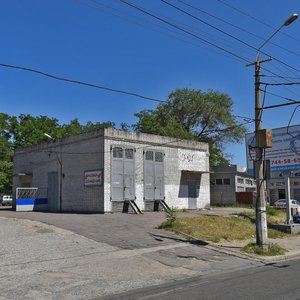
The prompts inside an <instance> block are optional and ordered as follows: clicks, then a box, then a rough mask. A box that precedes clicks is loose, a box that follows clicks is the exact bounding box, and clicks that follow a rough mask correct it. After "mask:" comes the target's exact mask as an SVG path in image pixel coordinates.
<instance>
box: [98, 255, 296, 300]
mask: <svg viewBox="0 0 300 300" xmlns="http://www.w3.org/2000/svg"><path fill="white" fill-rule="evenodd" d="M299 278H300V259H298V260H293V261H292V260H289V261H286V262H282V263H276V264H268V265H264V266H260V267H259V266H257V267H256V268H247V269H244V270H238V271H234V272H229V273H223V274H219V275H213V276H207V277H203V276H198V277H194V278H190V279H186V280H183V281H179V282H175V283H172V284H163V285H160V286H156V287H151V288H145V289H139V290H136V291H131V292H127V293H123V294H119V295H115V296H110V297H102V298H97V299H99V300H100V299H101V300H104V299H105V300H108V299H110V300H115V299H122V300H126V299H127V300H129V299H130V300H135V299H136V300H137V299H139V300H146V299H147V300H151V299H160V300H167V299H172V300H176V299H178V300H179V299H180V300H181V299H184V300H192V299H193V300H194V299H201V300H202V299H225V300H226V299H228V300H229V299H230V300H232V299H256V300H257V299H272V300H274V299H289V300H291V299H300V284H299V283H300V281H299Z"/></svg>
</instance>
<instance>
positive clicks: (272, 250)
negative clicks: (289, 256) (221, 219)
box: [242, 243, 286, 256]
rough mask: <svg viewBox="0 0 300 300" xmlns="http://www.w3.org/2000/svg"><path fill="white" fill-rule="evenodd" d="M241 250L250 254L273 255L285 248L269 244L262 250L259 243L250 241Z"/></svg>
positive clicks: (283, 250)
mask: <svg viewBox="0 0 300 300" xmlns="http://www.w3.org/2000/svg"><path fill="white" fill-rule="evenodd" d="M242 251H244V252H246V253H250V254H256V255H263V256H275V255H282V254H284V253H285V252H286V250H285V249H284V248H282V247H280V246H279V245H277V244H269V245H268V249H267V250H264V249H263V248H262V247H260V246H259V245H256V244H255V243H251V244H248V245H246V246H245V247H243V248H242Z"/></svg>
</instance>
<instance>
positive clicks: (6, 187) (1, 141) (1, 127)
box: [0, 113, 13, 192]
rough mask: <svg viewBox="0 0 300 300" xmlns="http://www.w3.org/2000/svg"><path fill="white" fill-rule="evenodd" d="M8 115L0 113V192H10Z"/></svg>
mask: <svg viewBox="0 0 300 300" xmlns="http://www.w3.org/2000/svg"><path fill="white" fill-rule="evenodd" d="M10 122H11V119H10V117H9V115H7V114H4V113H0V192H10V191H11V181H12V172H13V162H12V158H13V151H12V143H11V133H10V128H11V126H10Z"/></svg>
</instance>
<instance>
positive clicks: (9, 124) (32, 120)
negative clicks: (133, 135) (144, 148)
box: [0, 113, 115, 193]
mask: <svg viewBox="0 0 300 300" xmlns="http://www.w3.org/2000/svg"><path fill="white" fill-rule="evenodd" d="M105 127H115V124H114V123H113V122H110V121H108V122H103V123H100V122H97V123H93V122H90V121H89V122H87V123H86V124H85V125H82V124H80V122H79V120H78V119H73V120H71V121H70V122H69V123H68V124H62V125H61V124H59V122H58V120H57V119H55V118H49V117H47V116H32V115H30V114H21V115H19V116H9V115H7V114H4V113H0V193H1V192H11V188H12V172H13V149H15V148H19V147H25V146H29V145H34V144H38V143H41V142H43V141H47V140H49V137H47V136H45V133H47V134H48V135H50V136H51V137H53V138H54V139H56V138H62V137H67V136H71V135H76V134H80V133H85V132H89V131H91V130H94V129H99V128H105Z"/></svg>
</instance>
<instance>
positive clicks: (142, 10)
mask: <svg viewBox="0 0 300 300" xmlns="http://www.w3.org/2000/svg"><path fill="white" fill-rule="evenodd" d="M119 1H120V2H122V3H124V4H126V5H128V6H131V7H132V8H134V9H136V10H138V11H140V12H142V13H144V14H146V15H148V16H151V17H152V18H155V19H157V20H159V21H161V22H163V23H165V24H168V25H169V26H172V27H174V28H177V29H178V30H180V31H182V32H185V33H186V34H188V35H190V36H193V37H195V38H197V39H199V40H201V41H202V42H204V43H206V44H208V45H210V46H213V47H215V48H217V49H219V50H222V51H224V52H226V53H228V54H230V55H232V56H234V57H237V58H239V59H240V60H242V61H246V62H250V61H249V60H247V59H245V58H244V57H242V56H240V55H238V54H236V53H234V52H231V51H229V50H227V49H225V48H223V47H220V46H218V45H216V44H214V43H211V42H209V41H207V40H205V39H204V38H201V37H199V36H198V35H196V34H194V33H192V32H190V31H188V30H185V29H183V28H181V27H179V26H177V25H175V24H173V23H171V22H169V21H167V20H165V19H162V18H161V17H158V16H156V15H154V14H152V13H150V12H148V11H146V10H144V9H142V8H140V7H138V6H136V5H134V4H132V3H129V2H127V1H125V0H119Z"/></svg>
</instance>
